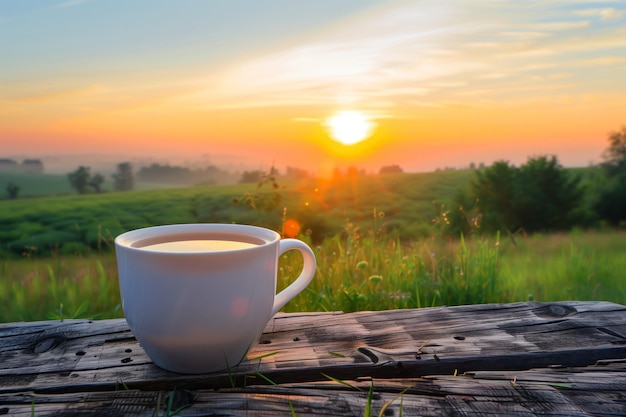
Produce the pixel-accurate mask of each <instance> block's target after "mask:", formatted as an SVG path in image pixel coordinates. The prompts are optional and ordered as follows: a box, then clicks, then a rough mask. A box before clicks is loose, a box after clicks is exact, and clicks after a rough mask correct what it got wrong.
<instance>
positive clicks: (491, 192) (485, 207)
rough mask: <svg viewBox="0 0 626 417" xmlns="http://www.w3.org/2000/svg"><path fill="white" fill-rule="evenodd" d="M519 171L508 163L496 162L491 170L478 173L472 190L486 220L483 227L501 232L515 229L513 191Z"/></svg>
mask: <svg viewBox="0 0 626 417" xmlns="http://www.w3.org/2000/svg"><path fill="white" fill-rule="evenodd" d="M516 175H517V171H516V169H515V167H513V166H511V165H509V163H508V162H507V161H498V162H494V163H493V165H491V166H490V167H489V168H486V169H484V170H479V171H476V178H475V180H474V181H473V182H472V184H471V190H472V193H473V194H474V196H475V197H476V199H477V204H478V207H479V208H480V210H481V212H482V217H483V219H485V221H484V222H483V226H484V227H485V228H487V229H492V230H499V229H502V228H513V227H515V225H514V223H515V220H514V216H513V192H512V191H513V189H512V184H513V183H514V182H515V176H516Z"/></svg>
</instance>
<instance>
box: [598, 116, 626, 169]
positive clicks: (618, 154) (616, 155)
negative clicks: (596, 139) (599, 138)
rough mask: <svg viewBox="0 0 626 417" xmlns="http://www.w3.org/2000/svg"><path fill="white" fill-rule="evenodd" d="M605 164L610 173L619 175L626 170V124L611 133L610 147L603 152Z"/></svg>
mask: <svg viewBox="0 0 626 417" xmlns="http://www.w3.org/2000/svg"><path fill="white" fill-rule="evenodd" d="M603 157H604V163H603V166H604V167H605V168H606V169H607V171H608V173H609V175H619V174H620V173H622V172H624V171H625V170H626V126H624V127H622V130H621V131H617V132H611V133H610V134H609V147H608V148H607V149H606V150H605V151H604V154H603Z"/></svg>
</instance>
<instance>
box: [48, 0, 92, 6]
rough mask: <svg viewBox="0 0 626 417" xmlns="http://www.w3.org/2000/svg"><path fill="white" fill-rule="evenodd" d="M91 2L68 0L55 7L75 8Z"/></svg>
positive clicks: (89, 0)
mask: <svg viewBox="0 0 626 417" xmlns="http://www.w3.org/2000/svg"><path fill="white" fill-rule="evenodd" d="M92 1H93V0H68V1H64V2H62V3H59V4H57V5H56V7H57V8H65V7H75V6H80V5H82V4H85V3H90V2H92Z"/></svg>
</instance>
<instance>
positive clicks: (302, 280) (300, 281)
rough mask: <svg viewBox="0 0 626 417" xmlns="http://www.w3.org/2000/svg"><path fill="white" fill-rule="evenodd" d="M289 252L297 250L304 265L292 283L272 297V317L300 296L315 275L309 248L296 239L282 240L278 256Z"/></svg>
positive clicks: (313, 259) (314, 266) (311, 253)
mask: <svg viewBox="0 0 626 417" xmlns="http://www.w3.org/2000/svg"><path fill="white" fill-rule="evenodd" d="M289 250H297V251H298V252H300V253H301V254H302V258H303V259H304V265H303V266H302V272H300V275H299V276H298V278H296V280H295V281H294V282H292V283H291V284H289V286H288V287H287V288H285V289H284V290H282V291H281V292H279V293H278V294H276V297H274V308H273V309H272V316H274V314H276V313H278V310H280V309H281V308H283V306H284V305H285V304H287V302H288V301H289V300H291V299H292V298H293V297H295V296H296V295H298V294H300V292H302V290H304V289H305V288H306V287H307V286H308V285H309V283H310V282H311V280H313V276H314V275H315V269H316V263H315V255H314V254H313V251H312V250H311V248H309V246H308V245H307V244H306V243H304V242H302V241H300V240H297V239H283V240H281V241H280V247H279V249H278V256H279V257H280V255H282V254H283V253H285V252H287V251H289Z"/></svg>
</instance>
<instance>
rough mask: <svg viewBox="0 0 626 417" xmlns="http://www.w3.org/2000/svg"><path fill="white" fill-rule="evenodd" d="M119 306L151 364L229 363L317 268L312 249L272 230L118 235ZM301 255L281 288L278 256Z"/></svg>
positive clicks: (205, 228) (175, 229)
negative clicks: (299, 266) (296, 273)
mask: <svg viewBox="0 0 626 417" xmlns="http://www.w3.org/2000/svg"><path fill="white" fill-rule="evenodd" d="M115 250H116V256H117V265H118V272H119V281H120V293H121V297H122V308H123V310H124V315H125V316H126V320H127V322H128V326H129V327H130V329H131V330H132V331H133V333H134V335H135V337H136V338H137V340H138V341H139V343H141V345H142V346H143V348H144V349H145V351H146V353H147V354H148V356H149V357H150V358H151V359H152V360H153V361H154V363H155V364H156V365H158V366H160V367H161V368H164V369H166V370H170V371H174V372H179V373H206V372H214V371H220V370H226V369H227V368H231V367H234V366H236V365H237V364H238V363H239V362H240V361H242V360H243V359H244V358H245V355H246V354H247V352H248V350H249V349H250V348H251V347H252V346H253V345H254V343H255V342H256V341H257V340H258V338H259V337H260V335H261V333H262V332H263V330H264V328H265V326H266V325H267V323H268V322H269V321H270V319H271V318H272V317H273V316H274V314H276V313H277V312H278V311H279V310H280V309H281V308H282V307H283V306H284V305H285V304H286V303H287V302H288V301H289V300H291V299H292V298H293V297H295V296H296V295H298V294H299V293H300V292H301V291H302V290H304V289H305V288H306V287H307V286H308V285H309V283H310V282H311V280H312V279H313V276H314V275H315V269H316V263H315V256H314V254H313V251H312V250H311V249H310V248H309V247H308V246H307V245H306V244H305V243H304V242H302V241H300V240H296V239H283V240H281V239H280V235H279V234H278V233H276V232H274V231H272V230H269V229H265V228H261V227H256V226H247V225H236V224H181V225H168V226H155V227H148V228H144V229H137V230H132V231H129V232H126V233H123V234H121V235H119V236H118V237H117V238H116V239H115ZM289 250H296V251H298V252H300V253H301V254H302V257H303V260H304V262H303V268H302V271H301V273H300V275H299V276H298V277H297V278H296V279H295V280H294V281H293V282H292V283H291V284H290V285H289V286H288V287H287V288H285V289H284V290H282V291H281V292H280V293H278V294H276V277H277V270H278V259H279V257H280V256H281V255H282V254H283V253H285V252H287V251H289Z"/></svg>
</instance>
